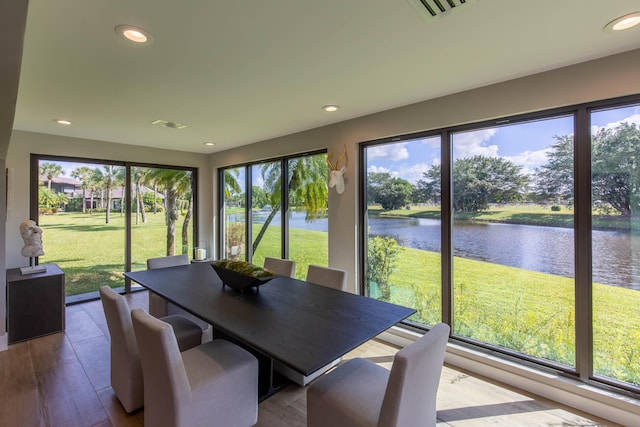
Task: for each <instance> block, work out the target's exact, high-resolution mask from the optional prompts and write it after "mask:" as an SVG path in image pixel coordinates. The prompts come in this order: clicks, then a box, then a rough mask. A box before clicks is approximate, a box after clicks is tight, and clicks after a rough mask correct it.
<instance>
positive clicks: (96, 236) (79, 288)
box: [38, 212, 193, 295]
mask: <svg viewBox="0 0 640 427" xmlns="http://www.w3.org/2000/svg"><path fill="white" fill-rule="evenodd" d="M183 220H184V217H180V219H179V220H178V224H177V225H176V230H177V233H176V234H177V236H176V254H179V253H182V249H181V243H182V240H181V238H180V230H181V227H182V221H183ZM38 225H39V226H40V227H41V228H42V230H43V233H42V241H43V247H44V253H45V254H44V256H42V257H40V262H41V263H55V264H58V265H59V266H60V268H62V269H63V270H64V272H65V280H66V292H67V295H77V294H82V293H86V292H92V291H96V290H97V289H98V288H99V287H100V286H102V285H109V286H111V287H120V286H124V276H123V273H124V271H125V269H124V249H125V246H124V245H125V244H124V242H125V234H124V232H125V230H124V227H125V217H124V216H123V215H121V214H120V213H119V212H115V213H114V212H112V213H111V218H110V223H109V224H105V214H104V213H94V214H93V215H89V214H88V213H86V214H82V213H58V214H55V215H41V216H40V218H39V224H38ZM166 234H167V227H166V225H165V216H164V213H157V214H153V213H148V214H147V222H146V223H142V222H141V223H140V224H138V225H135V218H134V224H133V226H132V241H133V244H132V248H131V250H132V261H133V265H132V269H133V270H141V269H145V268H146V260H147V258H153V257H159V256H164V255H166V241H167V240H166ZM192 247H193V244H192V242H190V245H189V248H192ZM188 253H190V252H188Z"/></svg>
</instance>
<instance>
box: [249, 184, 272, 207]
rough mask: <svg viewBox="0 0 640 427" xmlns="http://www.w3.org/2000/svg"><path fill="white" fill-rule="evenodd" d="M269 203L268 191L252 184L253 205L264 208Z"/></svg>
mask: <svg viewBox="0 0 640 427" xmlns="http://www.w3.org/2000/svg"><path fill="white" fill-rule="evenodd" d="M268 204H269V196H268V195H267V192H266V191H264V190H263V189H262V188H261V187H258V186H257V185H252V186H251V207H252V208H254V209H262V208H264V207H265V206H267V205H268Z"/></svg>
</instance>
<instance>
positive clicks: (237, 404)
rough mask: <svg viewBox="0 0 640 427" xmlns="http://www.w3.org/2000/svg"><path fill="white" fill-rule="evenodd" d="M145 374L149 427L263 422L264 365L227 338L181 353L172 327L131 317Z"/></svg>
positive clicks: (136, 313) (140, 313)
mask: <svg viewBox="0 0 640 427" xmlns="http://www.w3.org/2000/svg"><path fill="white" fill-rule="evenodd" d="M131 318H132V321H133V328H134V330H135V335H136V340H137V342H138V347H139V348H140V360H141V361H142V371H143V373H144V390H145V393H144V425H145V426H152V427H164V426H167V427H169V426H171V427H184V426H194V427H196V426H198V427H199V426H236V427H244V426H252V425H254V424H255V423H256V422H257V420H258V360H257V359H256V358H255V357H254V356H253V355H251V354H250V353H249V352H247V351H246V350H244V349H242V348H240V347H239V346H237V345H235V344H232V343H230V342H229V341H226V340H224V339H217V340H214V341H211V342H208V343H206V344H202V345H199V346H197V347H194V348H192V349H190V350H187V351H185V352H184V353H182V354H180V352H179V351H178V346H177V345H176V340H175V339H174V338H173V331H172V330H171V327H170V326H169V325H168V324H167V323H165V322H163V321H161V320H159V319H156V318H155V317H153V316H150V315H149V314H147V313H146V312H145V311H144V310H143V309H141V308H138V309H135V310H133V311H132V312H131Z"/></svg>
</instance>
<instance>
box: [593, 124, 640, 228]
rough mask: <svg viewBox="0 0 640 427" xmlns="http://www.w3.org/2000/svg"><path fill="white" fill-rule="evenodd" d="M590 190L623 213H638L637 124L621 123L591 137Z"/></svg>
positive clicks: (639, 144) (639, 138) (639, 141)
mask: <svg viewBox="0 0 640 427" xmlns="http://www.w3.org/2000/svg"><path fill="white" fill-rule="evenodd" d="M591 153H592V161H591V163H592V194H593V201H594V203H595V204H608V205H610V206H611V207H612V208H613V209H615V210H616V211H618V212H619V213H620V215H622V216H623V217H631V216H634V217H637V216H640V128H639V127H638V125H636V124H635V123H627V122H624V123H621V124H620V125H618V126H617V127H616V128H615V129H608V128H603V129H600V130H599V131H598V133H597V134H596V135H594V136H593V140H592V148H591Z"/></svg>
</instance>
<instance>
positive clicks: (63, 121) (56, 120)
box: [53, 119, 71, 126]
mask: <svg viewBox="0 0 640 427" xmlns="http://www.w3.org/2000/svg"><path fill="white" fill-rule="evenodd" d="M53 121H54V122H55V123H57V124H59V125H65V126H68V125H70V124H71V122H70V121H69V120H65V119H53Z"/></svg>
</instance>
